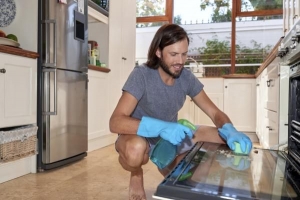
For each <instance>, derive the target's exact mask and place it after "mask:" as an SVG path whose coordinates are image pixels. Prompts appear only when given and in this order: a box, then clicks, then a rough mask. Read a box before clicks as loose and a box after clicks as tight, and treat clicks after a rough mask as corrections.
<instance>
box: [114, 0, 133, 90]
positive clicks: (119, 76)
mask: <svg viewBox="0 0 300 200" xmlns="http://www.w3.org/2000/svg"><path fill="white" fill-rule="evenodd" d="M109 7H110V8H109V9H110V11H109V66H110V68H111V69H112V72H111V73H112V75H113V76H114V77H115V82H117V83H118V84H119V87H122V86H123V85H124V82H125V81H126V80H127V77H128V75H129V73H130V72H131V71H132V69H133V68H134V66H135V48H136V47H135V43H136V42H135V39H136V16H135V14H136V10H135V8H136V1H134V0H123V1H110V3H109Z"/></svg>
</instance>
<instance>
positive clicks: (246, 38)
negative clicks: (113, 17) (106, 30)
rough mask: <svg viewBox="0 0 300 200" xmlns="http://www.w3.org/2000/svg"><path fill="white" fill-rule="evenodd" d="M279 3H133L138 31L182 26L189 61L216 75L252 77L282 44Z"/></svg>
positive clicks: (192, 0)
mask: <svg viewBox="0 0 300 200" xmlns="http://www.w3.org/2000/svg"><path fill="white" fill-rule="evenodd" d="M282 2H283V0H137V5H138V6H137V27H149V26H161V25H162V24H164V23H170V22H173V23H176V24H180V25H182V26H183V27H184V28H185V30H187V32H188V34H189V37H190V46H189V56H191V57H192V58H194V59H195V60H197V61H198V62H200V63H202V64H203V65H215V66H216V65H218V66H220V68H221V72H220V73H219V75H222V74H228V73H250V74H253V73H255V72H256V70H257V68H258V67H259V66H260V64H261V63H262V62H263V61H264V60H265V58H266V56H267V55H268V54H269V53H270V51H271V49H272V48H273V46H274V45H275V44H276V43H277V42H278V40H279V39H280V36H281V34H282V33H281V32H282V30H281V29H280V28H279V26H280V23H282V22H281V21H282V13H283V11H282V6H283V5H282ZM159 3H160V4H159ZM146 5H147V6H146ZM140 8H143V9H142V10H140ZM151 10H152V11H151ZM150 11H151V12H150ZM164 11H165V12H164ZM170 13H172V15H171V16H170ZM232 19H235V20H232ZM276 20H277V21H276ZM275 26H277V29H276V31H275V32H272V28H274V27H275ZM255 30H256V31H255ZM272 38H273V39H272ZM214 70H215V69H214Z"/></svg>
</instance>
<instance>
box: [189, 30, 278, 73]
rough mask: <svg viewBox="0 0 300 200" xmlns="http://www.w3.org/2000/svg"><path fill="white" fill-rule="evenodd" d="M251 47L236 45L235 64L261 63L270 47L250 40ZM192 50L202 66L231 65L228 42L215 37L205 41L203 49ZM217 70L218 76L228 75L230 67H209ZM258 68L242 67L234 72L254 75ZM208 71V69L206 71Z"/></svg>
mask: <svg viewBox="0 0 300 200" xmlns="http://www.w3.org/2000/svg"><path fill="white" fill-rule="evenodd" d="M251 45H252V46H251V47H248V46H244V45H239V44H237V45H236V64H248V63H249V64H252V63H263V61H264V60H265V59H266V57H267V56H268V54H269V52H270V50H271V48H272V46H271V45H267V46H265V47H262V44H259V43H257V42H256V41H254V40H251ZM192 50H197V51H198V52H199V57H200V59H198V62H201V63H203V65H220V64H231V45H230V42H229V41H219V40H218V38H217V36H214V37H213V38H212V39H211V40H207V41H206V46H205V47H200V48H196V49H192ZM211 68H214V69H211V70H218V72H217V74H218V75H224V74H229V72H230V67H218V68H216V67H211ZM257 69H258V66H243V67H236V72H235V73H239V74H255V73H256V71H257ZM206 70H209V69H206Z"/></svg>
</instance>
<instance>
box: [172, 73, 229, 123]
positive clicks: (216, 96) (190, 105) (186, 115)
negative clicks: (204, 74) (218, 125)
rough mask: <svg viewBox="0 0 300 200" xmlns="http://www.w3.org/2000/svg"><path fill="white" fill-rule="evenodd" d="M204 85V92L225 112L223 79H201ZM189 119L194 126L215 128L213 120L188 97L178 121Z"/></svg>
mask: <svg viewBox="0 0 300 200" xmlns="http://www.w3.org/2000/svg"><path fill="white" fill-rule="evenodd" d="M199 80H200V82H201V83H203V85H204V91H205V93H206V94H207V96H208V97H209V98H210V99H211V100H212V102H213V103H214V104H215V105H216V106H217V107H218V108H219V109H220V110H222V111H223V95H224V94H223V78H199ZM181 118H183V119H187V120H189V121H190V122H192V123H194V124H201V125H207V126H214V123H213V122H212V120H211V119H210V118H209V117H208V116H207V115H206V114H205V113H204V112H203V111H202V110H201V109H200V108H198V106H196V104H195V103H194V102H193V101H192V99H191V98H190V97H187V99H186V101H185V103H184V105H183V107H182V108H181V110H180V111H179V113H178V119H181Z"/></svg>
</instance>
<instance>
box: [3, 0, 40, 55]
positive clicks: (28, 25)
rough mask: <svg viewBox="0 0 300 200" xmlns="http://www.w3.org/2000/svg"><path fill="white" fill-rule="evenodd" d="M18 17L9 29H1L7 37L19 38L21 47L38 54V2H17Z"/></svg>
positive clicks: (21, 0) (27, 0)
mask: <svg viewBox="0 0 300 200" xmlns="http://www.w3.org/2000/svg"><path fill="white" fill-rule="evenodd" d="M15 3H16V17H15V19H14V20H13V22H12V23H11V24H10V25H9V26H7V27H0V29H1V30H3V31H4V32H5V33H6V34H7V35H8V34H10V33H11V34H14V35H16V36H17V37H18V42H19V43H20V47H21V48H22V49H25V50H29V51H34V52H37V36H38V19H37V16H38V0H26V1H24V0H15Z"/></svg>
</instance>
